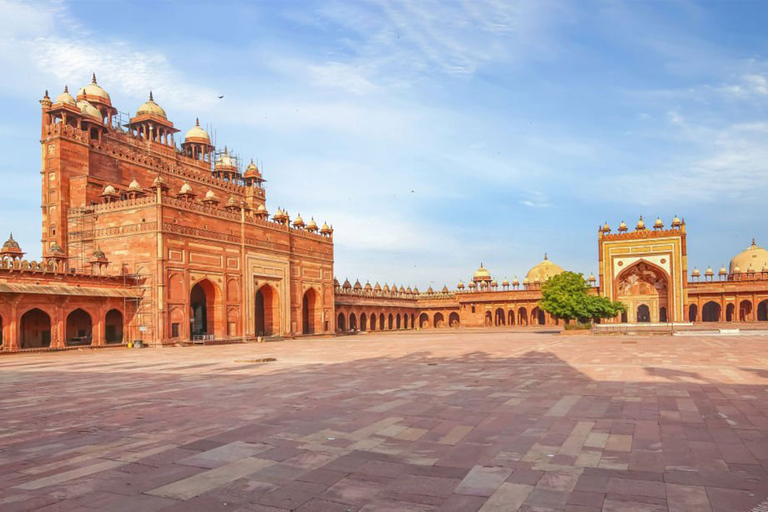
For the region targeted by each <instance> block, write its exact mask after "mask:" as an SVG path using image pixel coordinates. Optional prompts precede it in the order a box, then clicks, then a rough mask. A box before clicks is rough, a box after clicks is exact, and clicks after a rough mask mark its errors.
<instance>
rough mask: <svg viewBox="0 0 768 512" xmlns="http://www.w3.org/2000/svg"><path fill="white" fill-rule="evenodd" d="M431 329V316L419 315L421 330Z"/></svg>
mask: <svg viewBox="0 0 768 512" xmlns="http://www.w3.org/2000/svg"><path fill="white" fill-rule="evenodd" d="M427 328H429V315H428V314H426V313H422V314H420V315H419V329H427Z"/></svg>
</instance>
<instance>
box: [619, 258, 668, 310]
mask: <svg viewBox="0 0 768 512" xmlns="http://www.w3.org/2000/svg"><path fill="white" fill-rule="evenodd" d="M614 286H615V289H614V297H616V300H618V301H620V302H623V303H624V304H625V305H626V306H627V312H628V313H629V318H628V320H629V322H630V323H634V322H653V323H657V322H660V321H661V319H660V314H659V312H660V311H661V308H665V311H666V312H671V311H673V305H672V304H671V297H670V295H669V275H668V274H667V273H666V272H665V271H664V270H663V269H662V268H661V267H658V266H656V265H654V264H653V263H650V262H648V261H645V260H639V261H637V262H635V263H634V264H632V265H630V266H629V267H627V268H626V269H624V270H623V271H622V272H621V273H619V275H618V276H617V277H616V281H615V285H614ZM641 306H645V307H641ZM668 316H670V315H669V314H668ZM671 316H672V317H673V318H674V315H671Z"/></svg>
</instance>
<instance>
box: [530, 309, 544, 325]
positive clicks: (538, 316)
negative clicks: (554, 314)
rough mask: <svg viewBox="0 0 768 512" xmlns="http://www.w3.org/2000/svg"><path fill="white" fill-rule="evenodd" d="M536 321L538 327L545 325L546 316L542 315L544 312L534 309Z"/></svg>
mask: <svg viewBox="0 0 768 512" xmlns="http://www.w3.org/2000/svg"><path fill="white" fill-rule="evenodd" d="M531 314H533V312H531ZM536 321H537V322H538V324H539V325H544V324H546V323H547V315H546V313H544V310H543V309H541V308H538V307H537V308H536Z"/></svg>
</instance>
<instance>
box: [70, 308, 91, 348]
mask: <svg viewBox="0 0 768 512" xmlns="http://www.w3.org/2000/svg"><path fill="white" fill-rule="evenodd" d="M66 339H67V345H90V344H91V342H92V341H93V322H91V315H89V314H88V313H86V312H85V311H83V310H82V309H79V308H78V309H76V310H74V311H73V312H71V313H70V314H69V315H67V338H66Z"/></svg>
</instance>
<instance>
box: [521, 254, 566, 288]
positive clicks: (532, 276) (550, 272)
mask: <svg viewBox="0 0 768 512" xmlns="http://www.w3.org/2000/svg"><path fill="white" fill-rule="evenodd" d="M562 273H563V269H562V268H560V267H559V266H557V265H555V264H554V263H552V262H551V261H549V259H548V258H547V255H546V253H545V254H544V259H543V260H542V262H541V263H539V264H538V265H536V266H534V267H533V268H532V269H531V270H529V271H528V274H526V276H525V279H526V280H527V281H533V282H536V281H537V280H538V281H540V282H544V281H546V280H547V279H549V278H550V277H554V276H556V275H558V274H562Z"/></svg>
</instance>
